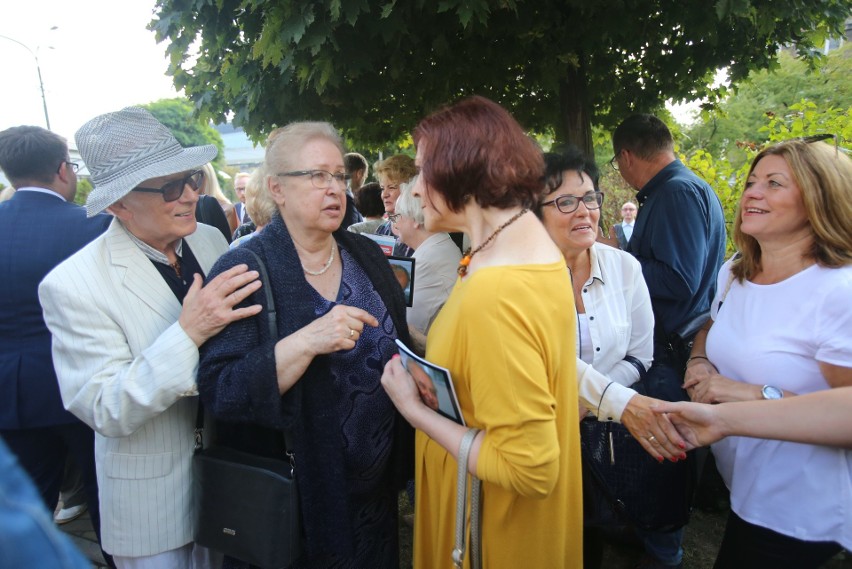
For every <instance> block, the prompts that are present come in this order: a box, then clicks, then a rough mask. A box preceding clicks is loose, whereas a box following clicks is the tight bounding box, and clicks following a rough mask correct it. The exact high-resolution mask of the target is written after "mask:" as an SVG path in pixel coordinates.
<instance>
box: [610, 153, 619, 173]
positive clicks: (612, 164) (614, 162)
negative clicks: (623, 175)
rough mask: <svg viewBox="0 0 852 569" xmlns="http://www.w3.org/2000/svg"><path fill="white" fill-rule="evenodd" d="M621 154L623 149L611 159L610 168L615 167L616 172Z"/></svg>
mask: <svg viewBox="0 0 852 569" xmlns="http://www.w3.org/2000/svg"><path fill="white" fill-rule="evenodd" d="M620 155H621V150H619V151H618V152H616V153H615V156H613V157H612V158H611V159H610V161H609V166H610V168H612V169H613V170H615V171H616V172H618V157H619V156H620Z"/></svg>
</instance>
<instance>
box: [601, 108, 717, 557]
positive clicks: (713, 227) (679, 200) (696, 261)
mask: <svg viewBox="0 0 852 569" xmlns="http://www.w3.org/2000/svg"><path fill="white" fill-rule="evenodd" d="M612 146H613V150H614V151H615V156H614V157H613V159H612V160H611V161H610V164H611V165H612V166H613V167H614V168H615V169H616V170H618V171H619V172H620V173H621V177H622V178H624V180H625V181H626V182H627V183H628V184H630V185H631V186H632V187H633V188H634V189H636V190H637V191H638V192H639V193H638V194H637V199H638V201H639V215H638V216H637V218H636V223H635V226H634V228H633V236H632V237H631V239H630V242H629V244H628V246H627V251H628V252H630V253H632V254H633V255H634V256H635V257H636V259H637V260H638V261H639V262H640V263H641V265H642V273H643V275H644V276H645V282H646V283H647V284H648V291H649V292H650V293H651V305H652V307H653V309H654V318H655V324H654V363H653V366H652V367H651V370H649V372H648V376H647V378H646V382H647V383H648V385H649V388H651V387H652V386H657V387H659V391H658V392H657V393H649V394H650V395H654V396H657V397H661V398H665V399H672V400H675V399H686V394H685V392H683V390H682V389H681V384H682V382H683V371H684V370H683V366H684V364H685V357H686V355H685V354H683V353H677V352H678V350H677V349H675V350H673V349H672V345H673V343H672V342H671V341H670V340H671V338H672V334H674V333H676V332H679V331H681V329H682V328H683V327H684V326H685V325H686V324H687V323H688V322H690V321H691V320H693V319H695V318H696V317H699V316H700V315H702V314H704V313H707V312H708V311H709V310H710V303H711V302H712V301H713V295H714V294H715V292H716V275H717V273H718V271H719V267H720V266H721V264H722V261H723V260H724V254H725V216H724V213H723V211H722V205H721V203H720V202H719V198H718V197H717V196H716V195H715V194H714V193H713V190H712V188H711V187H710V186H709V185H708V184H707V182H705V181H704V180H702V179H700V178H699V177H698V176H696V175H695V174H694V173H692V171H691V170H689V168H687V167H686V166H684V164H683V163H682V162H681V161H680V160H678V159H677V158H676V157H675V154H674V141H673V140H672V135H671V132H669V129H668V127H666V125H665V124H664V123H663V122H662V121H661V120H660V119H658V118H657V117H655V116H653V115H647V114H641V115H633V116H631V117H628V118H627V119H625V120H624V122H622V123H621V124H620V125H619V126H618V128H616V130H615V133H613V137H612ZM684 340H686V341H688V342H691V340H692V338H684ZM681 351H683V350H681ZM642 537H643V541H644V543H645V549H646V551H647V553H648V555H647V556H646V559H645V560H644V561H643V563H644V564H643V565H640V566H642V567H651V568H653V567H680V566H681V563H682V561H681V560H682V556H683V550H682V548H681V541H682V537H683V529H682V528H681V529H678V530H675V531H673V532H662V531H660V532H643V535H642Z"/></svg>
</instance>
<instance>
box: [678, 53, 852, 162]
mask: <svg viewBox="0 0 852 569" xmlns="http://www.w3.org/2000/svg"><path fill="white" fill-rule="evenodd" d="M850 77H852V45H850V44H846V45H845V46H844V47H843V48H841V49H839V50H835V51H832V52H831V53H830V54H829V55H828V56H826V57H825V58H824V61H823V62H822V65H819V66H817V67H816V68H815V69H812V70H809V69H808V66H807V64H806V63H805V62H804V61H801V60H799V59H796V58H795V57H793V55H791V54H790V53H788V52H782V53H781V54H780V55H779V58H778V66H777V68H775V69H772V70H760V71H755V72H752V73H751V74H750V75H749V76H748V78H747V79H746V80H745V81H743V82H742V83H741V84H740V85H737V86H736V87H735V88H734V89H733V90H732V93H731V94H730V95H729V96H728V97H727V98H726V99H725V100H724V101H722V102H721V103H720V105H719V106H718V108H716V109H714V110H711V111H705V112H703V113H702V114H701V120H700V122H699V123H698V124H696V125H695V126H693V127H692V128H690V129H689V130H688V132H687V133H686V139H685V142H684V147H685V148H687V150H692V149H699V148H700V149H703V150H706V151H707V152H709V153H710V154H712V155H714V156H719V157H722V156H724V157H726V158H728V159H729V160H731V161H732V162H734V164H742V163H743V162H745V161H746V159H747V158H748V156H747V153H746V151H745V150H744V149H743V147H744V146H748V145H750V144H755V143H756V144H763V143H765V142H766V141H767V140H769V131H767V130H765V128H764V127H765V125H766V121H767V117H770V118H771V117H786V116H787V114H788V113H789V112H790V110H791V107H792V105H793V104H794V103H798V102H799V101H801V100H806V101H811V102H813V103H815V104H816V105H817V106H819V108H821V109H848V108H849V107H850V106H852V80H850ZM811 112H813V111H811ZM782 120H783V119H782ZM738 143H739V145H738ZM743 143H746V144H745V145H744V144H743Z"/></svg>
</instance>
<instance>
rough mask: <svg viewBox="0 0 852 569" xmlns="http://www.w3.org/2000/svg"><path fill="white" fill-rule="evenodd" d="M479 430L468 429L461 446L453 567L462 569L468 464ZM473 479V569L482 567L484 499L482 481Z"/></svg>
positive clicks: (471, 558) (471, 562) (472, 477)
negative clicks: (482, 511)
mask: <svg viewBox="0 0 852 569" xmlns="http://www.w3.org/2000/svg"><path fill="white" fill-rule="evenodd" d="M477 433H479V429H468V431H467V432H466V433H465V434H464V436H463V437H462V440H461V444H460V445H459V460H458V481H457V483H456V546H455V548H454V549H453V565H454V566H455V567H456V569H461V567H462V564H463V563H464V554H465V539H464V538H465V522H466V515H465V510H466V506H467V478H468V472H467V463H468V458H469V457H470V449H471V447H472V446H473V440H474V439H475V438H476V435H477ZM470 477H471V479H472V483H471V489H470V549H471V552H470V565H471V569H480V568H481V567H482V556H481V544H480V538H481V528H480V521H481V515H480V510H479V506H480V501H481V498H482V481H481V480H479V478H477V477H476V476H473V475H470Z"/></svg>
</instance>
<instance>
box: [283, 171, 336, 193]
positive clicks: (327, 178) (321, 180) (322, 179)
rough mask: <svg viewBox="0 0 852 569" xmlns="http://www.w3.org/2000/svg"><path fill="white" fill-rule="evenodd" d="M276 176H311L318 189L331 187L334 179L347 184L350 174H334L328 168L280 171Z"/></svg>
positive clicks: (312, 182)
mask: <svg viewBox="0 0 852 569" xmlns="http://www.w3.org/2000/svg"><path fill="white" fill-rule="evenodd" d="M276 176H310V177H311V184H313V185H314V187H315V188H316V189H318V190H327V189H328V188H330V187H331V182H332V180H334V181H336V182H337V183H338V184H340V185H342V186H345V185H346V182H347V181H349V178H350V176H349V174H346V173H344V172H338V173H336V174H332V173H331V172H328V171H326V170H295V171H293V172H278V173H277V174H276Z"/></svg>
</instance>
